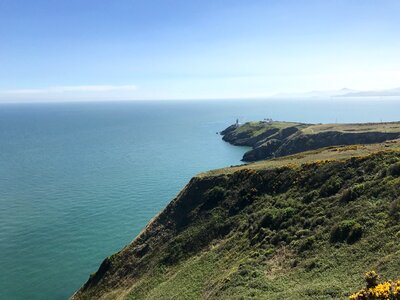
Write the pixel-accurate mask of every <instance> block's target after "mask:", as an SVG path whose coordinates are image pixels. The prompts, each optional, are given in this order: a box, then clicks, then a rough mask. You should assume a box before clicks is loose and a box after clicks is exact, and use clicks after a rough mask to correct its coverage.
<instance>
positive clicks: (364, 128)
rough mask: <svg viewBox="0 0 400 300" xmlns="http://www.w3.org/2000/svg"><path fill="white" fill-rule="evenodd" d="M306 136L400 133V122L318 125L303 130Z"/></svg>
mask: <svg viewBox="0 0 400 300" xmlns="http://www.w3.org/2000/svg"><path fill="white" fill-rule="evenodd" d="M302 131H303V132H304V133H305V134H315V133H320V132H325V131H338V132H357V133H360V132H400V122H389V123H353V124H316V125H311V126H308V127H306V128H304V129H303V130H302Z"/></svg>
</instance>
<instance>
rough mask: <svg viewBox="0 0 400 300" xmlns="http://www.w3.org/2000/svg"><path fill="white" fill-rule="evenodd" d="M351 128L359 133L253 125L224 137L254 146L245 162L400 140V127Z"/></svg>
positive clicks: (332, 128)
mask: <svg viewBox="0 0 400 300" xmlns="http://www.w3.org/2000/svg"><path fill="white" fill-rule="evenodd" d="M282 124H284V126H282ZM387 124H398V123H387ZM351 125H353V126H359V127H360V128H357V129H358V130H355V131H351V130H349V131H345V130H343V128H342V126H346V125H343V124H339V125H337V124H335V125H331V126H330V127H329V128H328V129H326V130H321V131H318V132H316V133H314V132H313V131H312V130H309V129H310V128H313V127H315V125H311V124H296V123H285V122H272V123H263V122H253V123H246V124H244V125H242V127H239V128H233V127H228V128H227V130H225V131H222V132H221V134H222V135H223V140H224V141H226V142H229V143H231V144H233V145H241V146H251V147H253V149H252V150H250V151H248V152H246V153H245V154H244V156H243V161H257V160H262V159H270V158H273V157H280V156H285V155H290V154H295V153H299V152H303V151H308V150H314V149H319V148H323V147H328V146H338V145H355V144H373V143H381V142H383V141H387V140H393V139H397V138H399V136H400V128H398V129H397V128H396V130H391V131H389V132H386V131H383V130H382V127H378V126H377V128H376V131H374V128H373V126H374V125H375V124H351ZM365 125H368V126H369V127H368V131H363V127H365ZM376 125H380V124H376ZM319 126H322V125H319ZM371 127H372V128H371ZM353 130H354V129H353ZM307 132H311V133H307Z"/></svg>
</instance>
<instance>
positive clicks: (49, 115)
mask: <svg viewBox="0 0 400 300" xmlns="http://www.w3.org/2000/svg"><path fill="white" fill-rule="evenodd" d="M264 118H272V119H274V120H282V121H285V120H287V121H299V122H307V123H335V122H386V121H398V120H400V98H381V99H368V100H366V99H339V100H337V99H332V98H329V99H311V100H310V99H268V100H261V99H257V100H254V99H253V100H248V99H242V100H214V101H212V100H204V101H200V100H199V101H189V100H188V101H183V100H181V101H132V102H112V101H110V102H86V103H83V102H82V103H73V102H71V103H15V104H12V103H2V104H1V103H0V299H5V300H8V299H10V300H19V299H30V300H43V299H68V298H69V297H70V296H71V295H72V294H73V293H74V291H75V290H76V289H78V288H79V287H80V286H81V285H82V284H83V283H85V281H86V280H87V279H88V277H89V275H90V274H91V273H92V272H95V271H96V270H97V268H98V267H99V265H100V263H101V262H102V260H103V259H104V258H105V257H106V256H109V255H111V254H112V253H114V252H116V251H118V250H120V249H121V248H122V247H124V246H125V245H127V244H128V243H130V242H131V241H132V240H133V239H134V238H135V237H136V236H137V235H138V234H139V232H140V231H141V230H142V229H143V228H144V226H145V225H146V224H147V222H148V221H149V220H150V219H151V218H152V217H154V216H155V215H156V214H157V213H158V212H160V210H162V209H163V208H164V207H165V206H166V205H167V204H168V203H169V201H171V200H172V199H173V198H174V197H175V196H176V195H177V193H178V192H179V191H180V190H181V189H182V188H183V187H184V186H185V184H186V183H187V182H188V181H189V179H190V178H191V177H192V176H194V175H196V174H198V173H200V172H203V171H207V170H210V169H215V168H222V167H227V166H231V165H238V164H241V163H242V162H241V158H242V155H243V154H244V152H245V151H247V150H248V148H246V147H236V146H232V145H229V144H227V143H225V142H223V141H222V139H221V136H220V135H219V134H218V132H219V131H221V130H223V129H224V128H226V127H227V126H229V125H230V124H232V123H234V122H235V121H236V119H239V122H241V123H243V122H247V121H251V120H260V119H264Z"/></svg>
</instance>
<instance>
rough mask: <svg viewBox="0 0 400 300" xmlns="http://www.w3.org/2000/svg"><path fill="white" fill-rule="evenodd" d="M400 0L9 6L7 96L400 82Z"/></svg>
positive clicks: (0, 17) (250, 92) (238, 91)
mask: <svg viewBox="0 0 400 300" xmlns="http://www.w3.org/2000/svg"><path fill="white" fill-rule="evenodd" d="M399 16H400V1H398V0H380V1H377V0H329V1H322V0H318V1H312V0H293V1H290V0H280V1H269V0H262V1H261V0H251V1H250V0H249V1H244V0H241V1H236V0H190V1H189V0H163V1H162V0H115V1H111V0H63V1H61V0H35V1H26V0H0V101H3V102H4V101H6V102H7V101H11V102H12V101H69V100H71V101H75V100H135V99H140V100H146V99H217V98H247V97H249V98H254V97H255V98H257V97H267V96H271V95H274V94H277V93H297V92H306V91H311V90H335V89H341V88H344V87H346V88H351V89H356V90H376V89H387V88H396V87H400V38H399V37H400V18H399Z"/></svg>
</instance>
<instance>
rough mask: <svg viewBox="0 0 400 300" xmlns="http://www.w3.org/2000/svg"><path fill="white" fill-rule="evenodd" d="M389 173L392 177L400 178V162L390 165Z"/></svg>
mask: <svg viewBox="0 0 400 300" xmlns="http://www.w3.org/2000/svg"><path fill="white" fill-rule="evenodd" d="M388 172H389V174H390V175H392V176H400V162H397V163H394V164H392V165H390V166H389V168H388Z"/></svg>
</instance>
